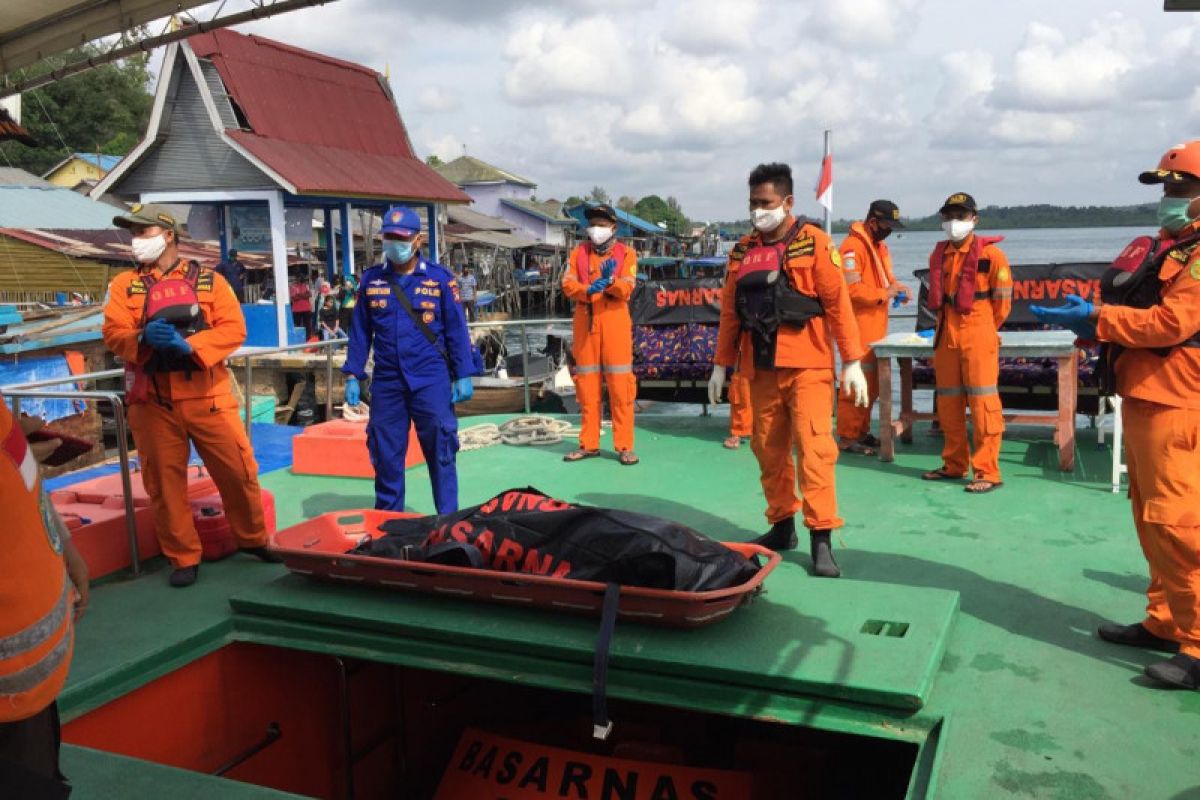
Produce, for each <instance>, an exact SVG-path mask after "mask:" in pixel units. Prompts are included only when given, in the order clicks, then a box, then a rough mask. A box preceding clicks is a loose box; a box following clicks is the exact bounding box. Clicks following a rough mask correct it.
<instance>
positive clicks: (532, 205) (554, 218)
mask: <svg viewBox="0 0 1200 800" xmlns="http://www.w3.org/2000/svg"><path fill="white" fill-rule="evenodd" d="M500 202H501V203H502V204H504V205H506V206H508V207H509V208H515V209H516V210H518V211H523V212H524V213H526V214H529V215H531V216H534V217H537V218H538V219H541V220H545V221H546V222H549V223H550V224H552V225H574V224H575V220H574V219H572V218H571V217H564V216H562V215H561V214H557V213H555V211H554V210H553V209H552V208H551V207H548V206H546V205H545V204H543V203H539V202H537V201H536V200H517V199H515V198H512V197H501V198H500ZM560 208H561V206H560Z"/></svg>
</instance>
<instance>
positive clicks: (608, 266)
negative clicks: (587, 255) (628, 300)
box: [600, 258, 617, 283]
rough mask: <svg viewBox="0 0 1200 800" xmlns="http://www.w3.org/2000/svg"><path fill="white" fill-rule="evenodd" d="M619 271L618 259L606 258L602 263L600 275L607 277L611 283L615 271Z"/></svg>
mask: <svg viewBox="0 0 1200 800" xmlns="http://www.w3.org/2000/svg"><path fill="white" fill-rule="evenodd" d="M616 271H617V260H616V259H615V258H609V259H606V260H605V262H604V263H603V264H601V265H600V277H602V278H605V279H606V280H608V281H609V282H610V283H611V282H612V276H613V273H614V272H616Z"/></svg>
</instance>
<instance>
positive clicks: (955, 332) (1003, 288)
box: [930, 234, 1012, 483]
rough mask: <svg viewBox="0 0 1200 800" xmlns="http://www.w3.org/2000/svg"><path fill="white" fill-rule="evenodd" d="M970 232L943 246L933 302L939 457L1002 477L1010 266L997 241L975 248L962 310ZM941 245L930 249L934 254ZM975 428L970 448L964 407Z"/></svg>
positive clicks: (953, 466) (956, 469)
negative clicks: (939, 291) (938, 292)
mask: <svg viewBox="0 0 1200 800" xmlns="http://www.w3.org/2000/svg"><path fill="white" fill-rule="evenodd" d="M974 239H975V234H971V235H970V236H968V237H967V238H966V239H964V240H963V241H962V242H960V243H958V244H955V243H954V242H950V241H947V242H944V243H940V244H938V246H937V247H938V248H941V263H942V283H941V285H942V286H944V287H946V289H945V294H944V297H943V298H942V301H943V302H941V303H937V301H936V299H935V298H930V304H931V305H933V306H934V307H935V308H937V309H938V322H937V334H936V340H935V341H936V344H935V348H934V352H933V370H934V376H935V383H936V384H937V388H936V390H935V394H936V396H937V412H938V422H939V423H941V426H942V432H943V434H944V435H945V444H944V446H943V447H942V463H943V465H944V467H943V468H944V469H945V470H946V472H948V473H950V474H951V475H956V476H963V475H966V474H967V472H968V468H969V469H970V470H971V471H972V472H973V474H974V477H975V479H976V480H985V481H991V482H993V483H999V482H1000V442H1001V440H1002V438H1003V434H1004V408H1003V406H1001V404H1000V390H999V386H998V385H997V384H998V382H999V380H1000V334H999V329H1000V326H1001V325H1003V324H1004V320H1005V319H1007V318H1008V312H1009V311H1010V310H1011V308H1012V271H1011V270H1010V269H1009V266H1008V257H1007V256H1005V255H1004V252H1003V251H1002V250H1000V248H998V247H996V245H995V244H987V245H985V246H984V247H983V248H982V250H981V252H980V253H979V266H978V269H977V271H976V274H975V293H974V304H973V305H972V307H971V310H970V311H969V312H968V313H966V314H963V313H960V312H959V310H958V308H957V307H956V306H955V301H954V298H955V295H956V294H957V292H958V288H959V278H960V276H961V274H962V271H963V266H964V264H965V262H966V261H967V258H968V256H969V254H970V252H971V247H972V244H973V243H974ZM937 252H938V251H937V249H936V248H935V250H934V253H935V254H936V253H937ZM968 405H969V406H970V408H971V421H972V423H973V424H974V427H975V441H974V451H975V452H974V454H973V455H972V453H971V450H970V448H969V447H968V445H967V406H968Z"/></svg>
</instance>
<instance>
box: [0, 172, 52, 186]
mask: <svg viewBox="0 0 1200 800" xmlns="http://www.w3.org/2000/svg"><path fill="white" fill-rule="evenodd" d="M53 185H54V184H52V183H50V181H46V180H42V179H41V178H39V177H38V176H37V175H34V174H33V173H32V172H26V171H25V170H23V169H18V168H17V167H0V186H43V187H45V186H53Z"/></svg>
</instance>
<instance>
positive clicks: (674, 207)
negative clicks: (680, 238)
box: [566, 186, 692, 235]
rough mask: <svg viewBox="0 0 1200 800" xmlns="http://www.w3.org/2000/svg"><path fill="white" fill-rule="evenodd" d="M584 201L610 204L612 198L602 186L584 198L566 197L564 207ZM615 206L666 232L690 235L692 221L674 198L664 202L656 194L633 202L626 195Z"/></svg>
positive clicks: (594, 187)
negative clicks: (661, 224) (661, 226)
mask: <svg viewBox="0 0 1200 800" xmlns="http://www.w3.org/2000/svg"><path fill="white" fill-rule="evenodd" d="M584 201H587V202H589V203H609V204H612V197H611V196H610V195H609V193H608V192H607V191H606V190H605V189H604V187H603V186H593V187H592V191H591V192H590V193H588V195H587V196H586V197H579V196H578V195H572V196H571V197H568V198H567V200H566V205H567V206H568V207H570V206H574V205H578V204H579V203H582V202H584ZM615 206H616V207H617V208H619V209H620V210H621V211H626V212H628V213H630V214H633V215H634V216H636V217H641V218H642V219H644V220H646V221H647V222H651V223H654V224H655V225H658V224H659V223H664V224H665V225H666V230H667V231H669V232H671V233H674V234H676V235H687V234H689V233H691V230H692V221H691V220H690V219H688V216H687V214H684V213H683V207H682V206H680V204H679V201H678V200H677V199H675V198H674V197H668V198H667V199H666V200H663V199H662V198H661V197H659V196H658V195H656V194H650V195H646V196H645V197H643V198H642V199H641V200H634V199H633V198H632V197H630V196H628V195H622V196H621V198H620V199H619V200H617V202H616V203H615Z"/></svg>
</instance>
